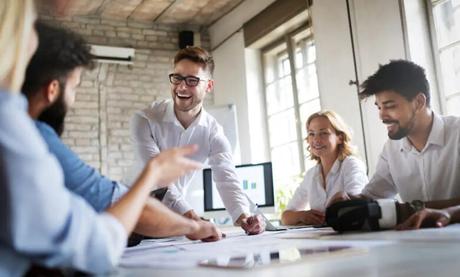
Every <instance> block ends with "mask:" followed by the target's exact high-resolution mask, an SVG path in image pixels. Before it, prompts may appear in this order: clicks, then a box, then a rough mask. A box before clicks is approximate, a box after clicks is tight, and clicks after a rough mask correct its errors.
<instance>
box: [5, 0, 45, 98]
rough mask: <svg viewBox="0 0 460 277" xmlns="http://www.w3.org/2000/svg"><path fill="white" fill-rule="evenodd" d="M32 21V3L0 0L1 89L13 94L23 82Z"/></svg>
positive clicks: (31, 1) (34, 16)
mask: <svg viewBox="0 0 460 277" xmlns="http://www.w3.org/2000/svg"><path fill="white" fill-rule="evenodd" d="M35 18H36V12H35V6H34V2H33V0H1V1H0V53H2V57H1V58H0V86H2V87H3V88H5V89H8V90H10V91H12V92H18V91H19V90H20V88H21V85H22V82H23V81H24V74H25V71H26V68H27V64H28V62H29V57H28V54H29V49H28V47H29V39H30V34H31V32H32V31H33V30H32V28H33V27H32V26H33V21H35Z"/></svg>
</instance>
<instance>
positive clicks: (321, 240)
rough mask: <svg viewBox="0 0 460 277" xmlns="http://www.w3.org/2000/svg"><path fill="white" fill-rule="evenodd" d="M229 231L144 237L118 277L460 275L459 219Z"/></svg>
mask: <svg viewBox="0 0 460 277" xmlns="http://www.w3.org/2000/svg"><path fill="white" fill-rule="evenodd" d="M224 232H227V238H225V239H223V240H222V241H219V242H213V243H202V242H191V241H188V240H187V239H185V238H173V239H163V240H150V241H145V242H143V243H142V244H140V245H139V246H136V247H134V248H130V249H127V250H126V252H125V254H124V256H123V258H122V262H121V265H120V266H119V267H118V268H117V269H116V270H115V271H114V272H113V273H112V275H113V276H165V277H176V276H191V277H198V276H213V277H217V276H228V277H246V276H248V277H249V276H251V277H253V276H263V277H271V276H273V277H274V276H289V277H294V276H460V225H457V224H456V225H450V226H448V227H446V228H433V229H422V230H414V231H393V230H388V231H380V232H356V233H346V234H339V233H336V232H334V231H333V230H332V229H328V228H324V229H314V228H306V229H296V230H288V231H280V232H265V233H264V234H262V235H256V236H246V235H244V234H243V233H242V232H241V231H240V229H238V228H230V229H224ZM270 258H273V259H271V260H270ZM283 259H284V260H283ZM269 260H270V261H269ZM232 261H233V262H232ZM234 261H237V262H236V264H235V263H234ZM242 261H243V262H242Z"/></svg>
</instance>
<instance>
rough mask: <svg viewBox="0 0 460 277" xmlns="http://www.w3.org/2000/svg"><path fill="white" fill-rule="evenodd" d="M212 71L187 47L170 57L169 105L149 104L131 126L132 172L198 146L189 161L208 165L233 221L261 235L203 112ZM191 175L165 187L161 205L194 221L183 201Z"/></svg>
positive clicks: (218, 131)
mask: <svg viewBox="0 0 460 277" xmlns="http://www.w3.org/2000/svg"><path fill="white" fill-rule="evenodd" d="M213 71H214V61H213V58H212V56H211V55H210V54H209V53H208V52H207V51H206V50H204V49H202V48H199V47H188V48H185V49H182V50H180V51H179V52H178V53H177V54H176V56H175V57H174V68H173V73H171V74H170V75H169V81H170V83H171V96H172V101H171V100H163V101H157V102H154V103H152V104H151V105H150V107H148V108H146V109H144V110H142V111H139V112H137V113H136V114H135V115H134V117H133V120H132V126H131V127H132V134H133V143H134V149H135V151H136V153H135V154H136V159H137V167H138V169H139V168H141V166H143V165H144V164H145V163H146V162H147V161H148V160H149V159H151V158H152V157H155V156H156V155H158V154H159V153H160V152H161V151H164V150H166V149H168V148H171V147H177V146H179V145H186V144H190V143H192V144H198V145H199V146H200V149H199V150H198V151H197V152H196V153H195V154H194V155H192V156H191V159H193V160H196V161H200V162H206V161H207V162H208V164H209V165H210V166H211V169H212V171H213V174H212V175H213V179H214V181H215V183H216V184H217V189H218V191H219V193H220V196H221V198H222V200H223V202H224V205H225V207H226V209H227V211H228V212H229V213H230V215H231V217H232V219H233V222H234V223H235V224H236V225H240V226H241V227H242V228H243V229H244V230H245V231H246V233H247V234H258V233H261V232H263V231H264V229H265V222H264V221H263V219H262V217H261V216H260V215H254V216H250V214H249V208H248V206H249V205H248V201H247V199H246V196H245V195H244V192H243V191H242V188H241V186H240V184H239V181H238V178H237V176H236V173H235V170H234V164H233V160H232V154H231V148H230V144H229V142H228V140H227V138H226V137H225V135H224V133H223V130H222V127H221V126H220V125H219V124H218V123H217V121H216V120H215V119H214V118H213V117H212V116H211V115H209V114H208V113H207V112H206V111H205V110H204V109H203V100H204V98H205V96H206V94H207V93H210V92H211V91H212V90H213V88H214V81H213V79H212V74H213ZM193 175H194V173H191V174H188V175H185V176H183V177H182V178H180V179H179V181H178V182H176V184H174V185H172V186H170V187H169V188H168V191H167V192H166V195H165V198H164V199H163V203H165V204H166V205H167V206H169V207H171V208H172V209H173V210H175V211H176V212H178V213H180V214H183V215H185V216H187V217H189V218H192V219H195V220H197V221H200V217H198V215H197V214H196V213H195V211H194V210H193V208H192V207H191V206H190V205H189V204H188V203H187V202H186V201H185V200H184V197H183V193H184V192H185V191H186V187H187V186H188V184H189V182H190V180H191V179H192V178H193Z"/></svg>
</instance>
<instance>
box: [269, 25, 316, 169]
mask: <svg viewBox="0 0 460 277" xmlns="http://www.w3.org/2000/svg"><path fill="white" fill-rule="evenodd" d="M305 31H307V36H306V37H305V38H304V39H306V43H305V45H308V43H309V42H311V41H313V43H314V36H313V31H312V29H311V25H309V24H308V23H307V22H305V24H302V25H301V26H300V27H298V28H296V29H295V30H293V31H291V32H288V33H286V34H284V36H282V37H281V38H279V39H277V40H275V41H273V42H272V43H270V44H269V45H267V46H266V47H263V48H262V49H261V51H260V55H261V61H262V69H263V70H262V79H263V100H264V105H265V116H264V118H265V126H267V128H266V137H267V141H268V146H269V157H270V160H272V151H273V149H274V148H278V147H282V146H285V145H289V144H291V143H293V141H289V142H286V143H283V144H279V145H278V144H277V145H276V146H273V143H272V139H271V137H270V125H269V118H270V117H271V116H273V114H269V111H268V103H267V86H268V85H269V84H271V83H267V82H266V77H267V76H266V73H265V72H266V69H267V66H269V65H268V64H267V63H266V59H265V55H266V54H267V53H268V52H270V51H272V50H274V49H276V48H278V47H280V46H282V45H283V44H285V45H286V50H285V51H286V52H287V54H288V59H289V64H290V77H291V87H292V94H293V95H292V99H293V106H292V108H293V109H294V116H295V124H296V126H295V130H296V144H297V148H298V151H299V157H298V158H299V161H298V163H299V170H300V172H299V173H300V174H302V173H304V172H305V171H306V170H307V168H306V157H307V154H308V153H306V149H305V144H304V137H303V135H302V134H303V132H302V129H303V128H304V126H302V118H301V114H300V108H301V106H302V105H304V104H308V103H310V102H313V101H316V100H319V101H320V105H321V100H320V93H319V87H318V93H319V95H318V97H315V98H312V99H309V100H307V101H304V102H302V103H300V102H299V89H298V86H297V76H296V75H297V70H298V69H297V68H296V61H295V44H294V43H295V41H294V39H295V36H297V35H299V34H300V33H302V32H305ZM315 47H316V46H315ZM305 50H307V49H305ZM305 52H306V51H305ZM315 63H316V58H315V61H314V62H310V63H308V62H307V63H306V64H305V65H304V67H305V69H307V68H308V65H311V64H315ZM275 66H278V63H275ZM277 73H278V71H277V70H276V69H275V73H274V74H277ZM275 76H276V77H275V78H276V80H275V81H273V82H276V81H278V80H279V79H278V78H279V76H278V75H275ZM289 109H290V108H289ZM286 110H288V109H285V110H283V111H286ZM283 111H278V112H276V114H279V113H281V112H283Z"/></svg>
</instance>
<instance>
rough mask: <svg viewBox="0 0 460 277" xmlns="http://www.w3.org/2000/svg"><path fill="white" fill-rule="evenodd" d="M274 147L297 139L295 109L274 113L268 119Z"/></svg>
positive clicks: (271, 141)
mask: <svg viewBox="0 0 460 277" xmlns="http://www.w3.org/2000/svg"><path fill="white" fill-rule="evenodd" d="M268 128H269V134H270V144H271V146H272V147H274V146H277V145H280V144H285V143H287V142H291V141H295V140H296V139H297V133H296V125H295V113H294V109H289V110H287V111H285V112H282V113H279V114H276V115H273V116H271V117H269V119H268Z"/></svg>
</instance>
